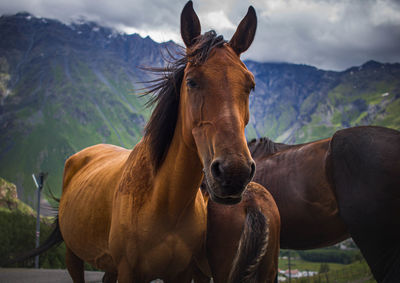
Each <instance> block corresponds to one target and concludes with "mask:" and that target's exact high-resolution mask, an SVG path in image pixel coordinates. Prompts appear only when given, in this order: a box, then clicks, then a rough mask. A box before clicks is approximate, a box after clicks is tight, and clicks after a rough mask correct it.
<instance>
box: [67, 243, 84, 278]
mask: <svg viewBox="0 0 400 283" xmlns="http://www.w3.org/2000/svg"><path fill="white" fill-rule="evenodd" d="M65 264H66V265H67V269H68V273H69V275H70V276H71V278H72V281H73V282H74V283H85V275H84V266H83V260H82V259H80V258H79V257H77V256H76V255H75V254H74V253H73V252H72V251H71V250H70V249H69V248H68V247H66V254H65Z"/></svg>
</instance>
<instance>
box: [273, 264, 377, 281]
mask: <svg viewBox="0 0 400 283" xmlns="http://www.w3.org/2000/svg"><path fill="white" fill-rule="evenodd" d="M327 265H328V266H329V271H328V272H327V273H320V274H318V275H316V276H314V277H309V278H304V277H303V278H298V279H296V278H292V279H291V282H292V283H303V282H304V283H306V282H307V283H308V282H310V283H314V282H318V283H324V282H337V283H342V282H343V283H345V282H346V283H351V282H354V283H355V282H357V283H361V282H363V283H376V281H375V280H374V279H373V277H372V275H371V272H370V270H369V267H368V265H367V263H366V262H365V260H362V261H356V262H353V263H351V264H339V263H327ZM320 267H321V263H320V262H309V261H304V260H301V259H299V258H296V259H291V269H292V270H294V269H298V270H300V271H307V270H308V271H317V272H319V270H320ZM279 269H282V270H287V269H288V260H287V259H283V258H279Z"/></svg>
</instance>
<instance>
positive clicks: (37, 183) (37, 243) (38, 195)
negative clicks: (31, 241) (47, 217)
mask: <svg viewBox="0 0 400 283" xmlns="http://www.w3.org/2000/svg"><path fill="white" fill-rule="evenodd" d="M32 178H33V180H34V181H35V185H36V187H37V215H36V245H35V247H36V248H38V247H39V245H40V192H41V190H42V188H43V181H44V178H45V173H40V174H39V180H37V179H36V177H35V175H34V174H32ZM38 181H39V182H38ZM35 268H39V256H38V255H37V256H35Z"/></svg>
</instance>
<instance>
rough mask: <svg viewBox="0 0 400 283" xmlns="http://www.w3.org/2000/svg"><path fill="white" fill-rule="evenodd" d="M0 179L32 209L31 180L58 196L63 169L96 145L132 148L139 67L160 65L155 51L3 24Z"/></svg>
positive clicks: (94, 30) (83, 34)
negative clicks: (41, 177) (39, 177)
mask: <svg viewBox="0 0 400 283" xmlns="http://www.w3.org/2000/svg"><path fill="white" fill-rule="evenodd" d="M0 38H1V39H2V40H1V41H0V72H1V73H0V81H1V87H0V90H1V103H0V139H1V143H0V160H1V163H0V175H1V176H4V177H6V178H8V179H9V180H12V181H13V182H14V183H15V184H16V185H17V187H18V190H19V191H18V194H19V196H20V198H21V199H22V200H24V201H26V202H27V203H32V202H33V198H32V197H33V194H32V192H33V190H34V188H35V187H34V183H33V181H32V178H31V174H32V173H38V172H40V171H45V172H49V173H50V174H49V178H48V181H47V184H49V185H50V187H51V188H54V190H55V191H58V192H59V191H60V187H61V177H62V168H63V163H64V161H65V160H66V158H67V157H68V156H70V155H72V154H73V153H75V152H77V151H79V150H81V149H83V148H85V147H87V146H90V145H93V144H96V143H112V144H116V145H121V146H124V147H133V145H134V144H135V143H136V142H137V141H138V140H139V139H140V137H141V131H142V128H143V125H144V123H145V120H146V119H147V117H148V115H149V110H148V109H145V107H144V106H143V104H144V101H143V99H141V98H140V97H139V96H138V95H137V94H138V91H137V89H138V88H142V87H143V86H142V85H140V84H137V83H136V82H138V81H143V80H145V79H148V78H149V76H147V75H144V74H143V72H142V71H138V68H137V66H161V64H162V63H163V60H162V58H161V56H160V49H162V48H163V47H165V46H167V47H168V46H171V47H174V44H173V43H172V42H169V43H165V44H162V45H160V44H158V43H156V42H154V41H153V40H151V39H150V38H148V37H147V38H141V37H140V36H139V35H136V34H133V35H126V34H119V33H117V32H115V31H113V30H111V29H108V28H103V27H100V26H98V25H96V24H95V23H86V22H82V23H75V24H71V25H65V24H63V23H61V22H58V21H55V20H49V19H39V18H35V17H33V16H32V15H30V14H27V13H20V14H17V15H15V16H2V17H1V18H0Z"/></svg>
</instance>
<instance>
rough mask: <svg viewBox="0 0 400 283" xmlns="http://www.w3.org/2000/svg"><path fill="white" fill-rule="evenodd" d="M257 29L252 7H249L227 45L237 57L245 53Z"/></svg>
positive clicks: (254, 12)
mask: <svg viewBox="0 0 400 283" xmlns="http://www.w3.org/2000/svg"><path fill="white" fill-rule="evenodd" d="M256 29H257V16H256V11H255V10H254V8H253V6H250V7H249V10H248V11H247V14H246V16H245V17H244V19H243V20H242V21H241V22H240V24H239V26H238V28H237V29H236V32H235V34H234V35H233V36H232V39H231V40H230V41H229V45H230V46H231V47H232V49H233V50H234V51H235V52H236V54H237V55H240V54H241V53H243V52H245V51H246V50H247V49H248V48H249V47H250V45H251V43H252V42H253V39H254V36H255V34H256Z"/></svg>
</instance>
